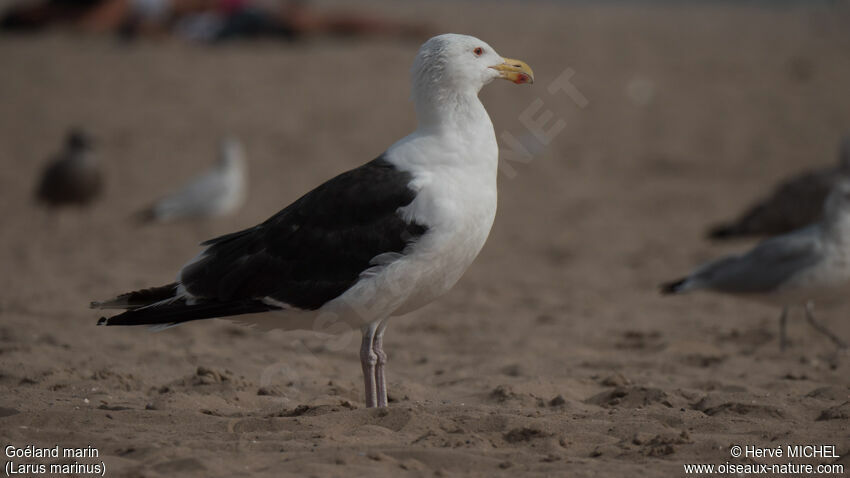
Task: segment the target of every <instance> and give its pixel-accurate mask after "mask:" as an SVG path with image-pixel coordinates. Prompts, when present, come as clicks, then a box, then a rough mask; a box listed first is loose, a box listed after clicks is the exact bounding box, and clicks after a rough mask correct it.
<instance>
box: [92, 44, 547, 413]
mask: <svg viewBox="0 0 850 478" xmlns="http://www.w3.org/2000/svg"><path fill="white" fill-rule="evenodd" d="M411 76H412V89H413V92H412V99H413V103H414V107H415V110H416V118H417V120H418V126H417V129H416V131H414V132H413V133H412V134H410V135H409V136H407V137H405V138H403V139H401V140H399V141H398V142H396V143H395V144H393V145H392V146H390V147H389V148H388V149H387V150H386V151H385V152H384V153H382V154H381V155H379V156H378V157H377V158H376V159H374V160H372V161H370V162H368V163H366V164H364V165H362V166H360V167H357V168H355V169H352V170H350V171H348V172H344V173H342V174H340V175H338V176H336V177H334V178H333V179H330V180H329V181H327V182H325V183H324V184H322V185H320V186H318V187H317V188H315V189H313V190H312V191H310V192H308V193H307V194H305V195H304V196H302V197H301V198H299V199H298V200H296V201H295V202H293V203H292V204H290V205H289V206H287V207H286V208H284V209H283V210H282V211H280V212H278V213H277V214H275V215H274V216H272V217H271V218H269V219H268V220H267V221H265V222H263V223H262V224H259V225H257V226H255V227H252V228H249V229H245V230H243V231H239V232H234V233H232V234H228V235H225V236H222V237H218V238H215V239H211V240H209V241H206V242H204V243H203V245H204V246H206V248H205V249H204V250H203V251H202V252H201V253H200V254H199V255H198V256H197V257H195V258H194V259H192V260H191V261H189V263H188V264H186V265H185V266H184V267H183V268H182V269H181V270H180V272H179V273H178V274H177V280H176V281H175V282H173V283H170V284H168V285H164V286H161V287H156V288H152V289H146V290H141V291H136V292H130V293H126V294H122V295H120V296H118V297H116V298H114V299H112V300H108V301H105V302H96V303H93V304H92V306H93V307H97V308H118V309H126V311H125V312H123V313H120V314H118V315H115V316H112V317H109V318H102V319H101V320H100V321H99V322H98V324H99V325H142V324H149V325H161V324H165V325H174V324H179V323H182V322H187V321H191V320H198V319H209V318H214V317H229V316H239V317H237V320H239V321H241V322H245V323H253V324H258V325H261V326H262V327H264V328H267V327H270V326H271V327H276V328H281V329H308V330H319V331H331V330H341V329H342V331H344V330H345V329H348V330H350V329H351V328H354V327H356V328H359V329H361V332H362V337H363V338H362V343H361V348H360V361H361V365H362V369H363V378H364V383H365V389H366V394H365V396H366V406H367V407H375V406H378V407H384V406H386V405H387V388H386V380H385V378H384V367H385V364H386V362H387V357H386V354H385V353H384V351H383V336H384V331H385V329H386V327H387V323H388V320H389V319H390V318H391V317H393V316H399V315H403V314H406V313H408V312H411V311H413V310H416V309H418V308H420V307H422V306H424V305H426V304H428V303H429V302H431V301H432V300H434V299H436V298H437V297H439V296H440V295H442V294H443V293H445V292H447V291H448V290H449V289H450V288H451V287H452V286H453V285H454V284H455V283H456V282H457V281H458V280H459V279H460V277H461V276H462V275H463V273H464V272H465V271H466V269H467V268H468V267H469V265H470V264H471V263H472V261H473V260H474V259H475V257H476V256H477V255H478V252H479V251H480V250H481V248H482V247H483V246H484V242H485V241H486V240H487V236H488V235H489V233H490V227H491V226H492V224H493V219H494V217H495V215H496V175H497V168H498V159H499V151H498V146H497V144H496V135H495V133H494V131H493V124H492V123H491V121H490V117H489V116H488V114H487V111H486V110H485V109H484V105H482V104H481V101H480V100H479V98H478V92H479V91H480V90H481V88H482V87H483V86H484V85H486V84H487V83H490V82H491V81H492V80H494V79H506V80H509V81H512V82H514V83H517V84H520V83H531V82H532V81H533V73H532V71H531V68H529V67H528V65H526V64H525V63H523V62H521V61H518V60H511V59H506V58H502V57H501V56H499V55H498V54H497V53H496V51H495V50H494V49H493V48H492V47H491V46H490V45H488V44H487V43H485V42H483V41H481V40H479V39H477V38H473V37H471V36H466V35H456V34H445V35H440V36H436V37H434V38H431V39H430V40H428V41H427V42H425V44H424V45H422V47H421V48H420V50H419V52H418V54H417V55H416V59H415V61H414V64H413V68H412V71H411ZM340 326H342V327H340Z"/></svg>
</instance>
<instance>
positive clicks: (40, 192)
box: [36, 129, 103, 208]
mask: <svg viewBox="0 0 850 478" xmlns="http://www.w3.org/2000/svg"><path fill="white" fill-rule="evenodd" d="M102 183H103V180H102V178H101V172H100V169H99V167H98V164H97V159H96V158H95V157H94V155H93V154H92V148H91V140H90V138H89V137H88V136H87V135H86V134H85V133H83V132H82V131H79V130H76V129H74V130H71V131H70V132H69V133H68V137H67V139H66V140H65V149H64V150H63V151H61V152H60V153H59V154H57V155H56V156H55V157H54V158H52V159H51V160H50V162H49V163H48V164H47V167H46V168H45V169H44V172H43V173H42V175H41V179H40V180H39V184H38V189H37V190H36V199H37V200H38V201H39V202H42V203H44V204H46V205H47V206H48V207H50V208H54V207H61V206H66V205H77V206H85V205H87V204H89V203H90V202H92V201H93V200H94V199H96V198H97V197H98V196H99V195H100V192H101V189H102V187H103V184H102Z"/></svg>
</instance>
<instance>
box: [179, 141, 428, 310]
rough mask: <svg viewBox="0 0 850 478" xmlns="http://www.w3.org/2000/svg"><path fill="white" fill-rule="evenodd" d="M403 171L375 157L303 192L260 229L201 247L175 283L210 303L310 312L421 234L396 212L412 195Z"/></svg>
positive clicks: (421, 230)
mask: <svg viewBox="0 0 850 478" xmlns="http://www.w3.org/2000/svg"><path fill="white" fill-rule="evenodd" d="M411 179H412V177H411V175H410V173H407V172H405V171H400V170H399V169H397V168H395V166H393V165H392V164H391V163H389V162H388V161H386V160H385V159H384V157H383V155H382V156H380V157H378V158H377V159H375V160H373V161H371V162H369V163H366V164H364V165H363V166H361V167H359V168H356V169H353V170H351V171H348V172H345V173H343V174H341V175H339V176H337V177H335V178H333V179H331V180H329V181H327V182H326V183H324V184H322V185H321V186H319V187H317V188H316V189H314V190H312V191H310V192H309V193H307V194H306V195H304V196H302V197H301V198H300V199H298V200H297V201H295V202H294V203H292V204H291V205H289V206H288V207H287V208H285V209H284V210H282V211H280V212H279V213H277V214H275V215H274V216H272V217H271V218H269V219H268V220H267V221H265V222H264V223H262V224H260V225H258V226H255V227H252V228H250V229H246V230H244V231H240V232H235V233H232V234H228V235H225V236H221V237H218V238H216V239H211V240H209V241H206V242H204V243H203V245H206V246H208V248H207V250H206V251H205V252H204V255H203V256H202V257H201V258H200V259H199V260H198V261H196V262H194V263H192V264H189V265H188V266H186V267H185V268H184V269H183V271H182V273H181V282H182V284H183V285H184V286H185V287H186V290H187V291H188V292H189V293H191V294H192V295H193V296H195V297H197V298H202V299H208V300H215V301H218V302H230V301H239V300H245V299H258V298H262V297H271V298H274V299H275V300H278V301H280V302H283V303H286V304H289V305H291V306H294V307H297V308H300V309H310V310H314V309H317V308H319V307H321V306H322V305H323V304H325V303H326V302H328V301H330V300H332V299H334V298H336V297H338V296H339V295H340V294H342V293H343V292H345V291H346V290H347V289H348V288H349V287H351V286H352V285H354V283H355V282H357V280H358V278H359V276H360V274H361V273H362V272H363V271H364V270H366V269H368V268H369V267H371V266H372V264H370V261H371V260H372V259H373V258H374V257H375V256H377V255H379V254H384V253H391V252H395V253H402V252H403V251H404V249H405V248H406V247H407V245H408V244H410V243H411V242H412V241H414V240H416V239H418V238H419V237H420V236H422V235H423V234H424V233H425V232H426V230H427V228H426V227H425V226H423V225H421V224H417V223H408V222H405V221H404V220H403V219H402V218H401V217H400V215H399V214H398V209H399V208H401V207H404V206H406V205H408V204H410V203H411V202H412V201H413V199H414V197H415V195H416V194H415V192H414V191H413V190H412V189H411V188H410V187H409V183H410V181H411Z"/></svg>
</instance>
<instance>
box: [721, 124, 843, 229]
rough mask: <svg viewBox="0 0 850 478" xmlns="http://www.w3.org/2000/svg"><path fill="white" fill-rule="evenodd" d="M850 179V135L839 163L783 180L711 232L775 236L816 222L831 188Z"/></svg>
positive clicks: (839, 155) (840, 151) (839, 154)
mask: <svg viewBox="0 0 850 478" xmlns="http://www.w3.org/2000/svg"><path fill="white" fill-rule="evenodd" d="M847 179H850V136H847V137H845V138H844V140H843V141H842V142H841V145H840V147H839V151H838V164H836V165H834V166H829V167H825V168H821V169H817V170H814V171H809V172H805V173H802V174H800V175H798V176H795V177H793V178H790V179H788V180H786V181H784V182H783V183H782V184H780V185H779V186H777V187H776V189H775V190H774V191H773V193H771V195H770V196H769V197H767V198H766V199H764V200H762V201H760V202H758V203H756V204H754V205H752V206H751V207H750V208H749V209H747V210H746V211H745V212H744V213H743V214H742V215H741V216H740V217H739V218H738V219H736V220H735V221H732V222H729V223H725V224H718V225H717V226H714V227H712V228H711V229H710V230H709V231H708V237H710V238H711V239H718V240H722V239H736V238H740V237H749V236H774V235H776V234H784V233H786V232H791V231H793V230H795V229H799V228H801V227H804V226H808V225H809V224H812V223H815V222H817V221H818V220H819V219H820V217H821V212H822V211H823V202H824V200H826V197H827V195H828V194H829V192H830V191H831V190H832V188H833V187H834V186H835V185H836V184H837V183H838V182H839V181H843V180H847Z"/></svg>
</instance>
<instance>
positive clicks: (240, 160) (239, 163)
mask: <svg viewBox="0 0 850 478" xmlns="http://www.w3.org/2000/svg"><path fill="white" fill-rule="evenodd" d="M245 183H246V173H245V148H244V147H243V146H242V143H241V142H240V141H239V140H237V139H236V138H233V137H227V138H224V139H222V140H221V141H220V142H219V146H218V160H217V161H216V163H215V165H214V166H213V167H212V169H210V170H209V171H206V172H204V173H203V174H201V175H200V176H197V177H195V178H194V179H192V180H191V181H189V182H188V183H187V184H186V185H184V186H183V187H182V188H180V189H178V190H177V191H175V192H173V193H171V194H169V195H168V196H166V197H164V198H162V199H159V200H158V201H156V202H155V203H154V204H153V205H152V206H150V207H149V208H147V209H145V210H144V211H142V212H141V213H139V214H138V217H139V218H140V219H141V220H142V221H154V222H169V221H178V220H185V219H205V218H210V217H216V216H224V215H227V214H230V213H232V212H235V211H236V210H237V209H239V208H240V207H241V206H242V204H243V203H244V202H245V189H246V185H245Z"/></svg>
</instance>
